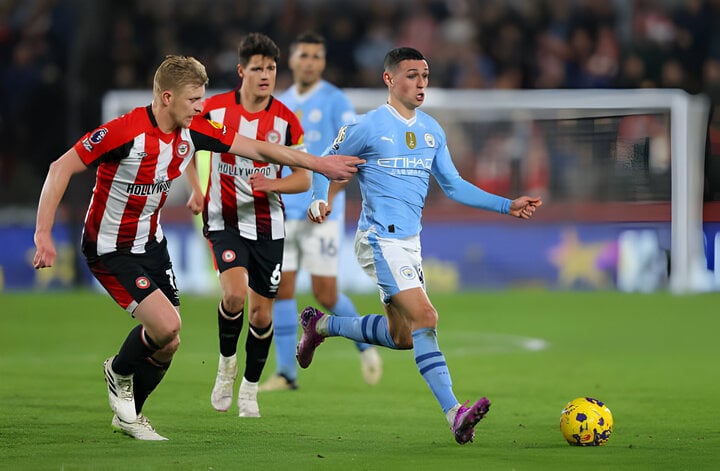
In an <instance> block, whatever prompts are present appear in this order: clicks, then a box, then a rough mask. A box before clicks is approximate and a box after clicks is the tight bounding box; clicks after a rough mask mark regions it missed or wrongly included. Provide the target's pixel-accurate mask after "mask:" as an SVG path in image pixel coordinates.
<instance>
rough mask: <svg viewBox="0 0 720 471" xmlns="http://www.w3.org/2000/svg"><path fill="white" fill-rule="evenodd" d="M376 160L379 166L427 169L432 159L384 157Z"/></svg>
mask: <svg viewBox="0 0 720 471" xmlns="http://www.w3.org/2000/svg"><path fill="white" fill-rule="evenodd" d="M377 162H378V165H379V166H380V167H388V168H410V169H426V168H427V169H429V168H430V167H431V166H432V163H433V159H432V158H427V159H423V158H421V157H384V158H382V159H378V161H377Z"/></svg>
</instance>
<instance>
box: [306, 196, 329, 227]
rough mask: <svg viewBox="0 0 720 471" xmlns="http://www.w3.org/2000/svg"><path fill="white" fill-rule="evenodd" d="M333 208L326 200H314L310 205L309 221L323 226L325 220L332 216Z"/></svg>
mask: <svg viewBox="0 0 720 471" xmlns="http://www.w3.org/2000/svg"><path fill="white" fill-rule="evenodd" d="M331 211H332V208H331V207H330V205H329V204H327V202H326V201H324V200H313V201H312V203H310V207H309V208H308V211H307V214H308V219H310V220H311V221H312V222H314V223H317V224H322V223H323V221H325V218H326V217H328V216H329V215H330V212H331Z"/></svg>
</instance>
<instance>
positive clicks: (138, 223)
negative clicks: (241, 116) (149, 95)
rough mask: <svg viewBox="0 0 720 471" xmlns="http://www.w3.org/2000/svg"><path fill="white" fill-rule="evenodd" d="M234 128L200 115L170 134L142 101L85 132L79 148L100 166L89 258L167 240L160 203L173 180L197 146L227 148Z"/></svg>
mask: <svg viewBox="0 0 720 471" xmlns="http://www.w3.org/2000/svg"><path fill="white" fill-rule="evenodd" d="M234 138H235V133H234V132H228V131H227V129H226V128H225V127H224V126H222V125H220V124H218V123H211V122H210V121H208V120H207V119H204V118H201V117H199V116H196V117H195V118H194V119H193V121H192V123H191V124H190V127H189V128H177V129H176V130H175V131H173V132H171V133H169V134H165V133H164V132H162V131H161V130H160V128H159V127H158V125H157V121H156V120H155V117H154V116H153V114H152V107H151V106H146V107H139V108H135V109H134V110H132V111H130V112H129V113H127V114H124V115H123V116H120V117H118V118H116V119H114V120H112V121H109V122H107V123H105V124H103V125H101V126H100V127H99V128H97V129H95V130H93V131H91V132H89V133H87V134H86V135H85V136H83V137H82V138H81V139H80V140H79V141H78V142H77V143H75V145H74V146H73V148H74V149H75V150H76V151H77V153H78V154H79V155H80V158H81V159H82V161H83V162H84V163H85V165H87V166H91V165H92V166H97V175H96V181H95V187H94V188H93V195H92V199H91V201H90V206H89V208H88V212H87V215H86V216H85V225H84V227H83V237H82V248H83V253H84V254H85V256H86V257H88V258H89V259H91V258H94V257H97V256H100V255H103V254H107V253H111V252H126V253H138V254H141V253H145V251H146V248H147V247H148V244H153V243H157V242H160V241H162V240H163V237H164V236H163V232H162V227H161V226H160V209H161V208H162V206H163V204H164V203H165V201H166V200H167V196H168V192H169V190H170V186H171V184H172V181H173V180H174V179H176V178H178V177H179V176H180V175H181V174H182V172H183V170H184V169H185V167H186V166H187V164H188V162H189V161H190V158H191V157H192V156H193V153H194V152H195V151H196V150H213V151H219V152H221V151H227V150H229V149H230V146H231V145H232V142H233V139H234Z"/></svg>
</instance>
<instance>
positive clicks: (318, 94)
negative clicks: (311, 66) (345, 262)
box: [278, 80, 355, 219]
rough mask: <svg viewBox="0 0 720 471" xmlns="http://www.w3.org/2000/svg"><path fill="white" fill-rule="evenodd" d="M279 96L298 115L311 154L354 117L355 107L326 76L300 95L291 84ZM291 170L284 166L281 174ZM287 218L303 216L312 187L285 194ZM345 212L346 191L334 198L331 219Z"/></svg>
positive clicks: (305, 214)
mask: <svg viewBox="0 0 720 471" xmlns="http://www.w3.org/2000/svg"><path fill="white" fill-rule="evenodd" d="M278 99H279V100H280V101H281V102H283V104H285V106H287V107H288V108H290V109H291V110H293V111H294V112H295V114H297V116H298V118H300V123H301V124H302V127H303V130H304V131H305V137H304V139H303V142H304V143H305V146H306V147H307V150H308V152H309V153H311V154H315V155H322V154H323V152H325V149H327V147H328V146H329V145H330V144H331V143H332V140H333V139H334V138H335V136H336V135H337V133H338V130H339V129H340V128H341V127H342V126H343V125H345V124H348V123H352V122H354V121H355V110H354V109H353V106H352V104H351V103H350V100H348V98H347V97H346V96H345V94H343V92H342V91H341V90H340V89H339V88H337V87H336V86H334V85H332V84H331V83H330V82H327V81H326V80H321V81H320V82H318V83H317V85H315V87H313V89H312V90H309V91H308V92H307V93H304V94H303V95H300V94H299V93H298V91H297V88H296V87H295V86H294V85H293V86H292V87H290V88H289V89H288V90H287V91H285V92H284V93H283V94H281V95H279V96H278ZM289 173H290V170H289V169H288V168H287V167H285V168H284V170H283V176H285V175H286V174H289ZM282 198H283V203H284V204H285V217H286V219H305V218H306V217H307V209H308V206H310V202H311V201H312V190H308V191H306V192H304V193H297V194H284V195H283V197H282ZM344 214H345V192H342V193H341V194H338V195H337V196H336V197H335V199H334V200H333V211H332V213H331V214H330V219H342V218H343V216H344Z"/></svg>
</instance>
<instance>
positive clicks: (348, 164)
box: [313, 154, 365, 182]
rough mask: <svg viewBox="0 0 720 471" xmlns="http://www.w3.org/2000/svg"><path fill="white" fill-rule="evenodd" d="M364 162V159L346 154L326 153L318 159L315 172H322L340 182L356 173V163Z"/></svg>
mask: <svg viewBox="0 0 720 471" xmlns="http://www.w3.org/2000/svg"><path fill="white" fill-rule="evenodd" d="M364 163H365V160H363V159H360V158H358V157H351V156H348V155H334V154H333V155H328V156H326V157H323V158H321V159H318V162H317V165H316V166H317V168H315V169H313V170H314V171H316V172H319V173H322V174H323V175H325V176H326V177H328V178H329V179H330V180H337V181H341V182H345V181H348V180H350V179H351V178H352V176H353V175H354V174H356V173H357V171H358V169H357V166H358V165H362V164H364Z"/></svg>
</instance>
